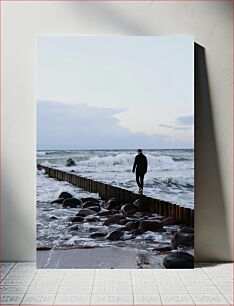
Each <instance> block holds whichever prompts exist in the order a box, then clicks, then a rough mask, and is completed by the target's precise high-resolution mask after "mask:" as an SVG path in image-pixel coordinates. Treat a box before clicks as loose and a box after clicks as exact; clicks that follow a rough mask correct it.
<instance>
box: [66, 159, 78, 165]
mask: <svg viewBox="0 0 234 306" xmlns="http://www.w3.org/2000/svg"><path fill="white" fill-rule="evenodd" d="M75 165H76V163H75V161H74V160H73V159H72V158H68V160H67V162H66V166H67V167H72V166H75Z"/></svg>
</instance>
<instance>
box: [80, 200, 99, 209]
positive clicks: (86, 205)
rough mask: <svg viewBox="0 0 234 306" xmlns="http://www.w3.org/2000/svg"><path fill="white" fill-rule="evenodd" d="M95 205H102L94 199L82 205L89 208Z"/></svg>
mask: <svg viewBox="0 0 234 306" xmlns="http://www.w3.org/2000/svg"><path fill="white" fill-rule="evenodd" d="M93 206H98V207H100V205H99V204H98V203H96V202H93V201H86V202H84V204H83V205H82V207H83V208H89V207H93Z"/></svg>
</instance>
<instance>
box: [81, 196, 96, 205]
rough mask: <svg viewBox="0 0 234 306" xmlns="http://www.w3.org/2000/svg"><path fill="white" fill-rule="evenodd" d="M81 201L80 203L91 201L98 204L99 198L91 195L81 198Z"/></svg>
mask: <svg viewBox="0 0 234 306" xmlns="http://www.w3.org/2000/svg"><path fill="white" fill-rule="evenodd" d="M81 201H82V203H86V202H92V203H93V204H94V203H95V204H99V200H98V199H95V198H92V197H87V198H82V199H81Z"/></svg>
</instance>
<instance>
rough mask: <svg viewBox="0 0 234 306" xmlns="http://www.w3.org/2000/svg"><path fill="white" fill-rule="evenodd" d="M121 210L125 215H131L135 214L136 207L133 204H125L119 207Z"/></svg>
mask: <svg viewBox="0 0 234 306" xmlns="http://www.w3.org/2000/svg"><path fill="white" fill-rule="evenodd" d="M121 211H122V213H123V214H124V215H125V216H129V215H130V216H131V215H134V214H135V212H136V211H137V208H136V206H134V205H133V204H125V205H123V206H122V207H121Z"/></svg>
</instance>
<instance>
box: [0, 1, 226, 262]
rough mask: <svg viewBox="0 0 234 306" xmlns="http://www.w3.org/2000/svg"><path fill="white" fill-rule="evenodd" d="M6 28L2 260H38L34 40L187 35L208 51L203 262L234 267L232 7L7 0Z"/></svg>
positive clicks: (202, 136)
mask: <svg viewBox="0 0 234 306" xmlns="http://www.w3.org/2000/svg"><path fill="white" fill-rule="evenodd" d="M2 25H3V28H2V31H3V37H2V42H3V53H2V57H3V86H2V87H3V92H2V118H3V120H2V194H1V195H2V208H1V234H2V250H3V254H2V259H3V260H22V261H26V260H29V261H31V260H35V254H36V253H35V237H36V235H35V216H36V204H35V201H36V200H35V194H36V189H35V186H36V179H35V165H36V159H35V149H36V104H35V96H34V83H35V80H34V79H35V65H34V61H35V36H36V35H38V34H41V35H44V34H46V35H47V34H52V35H54V34H55V35H60V34H77V35H79V34H114V35H168V34H172V35H181V34H182V35H194V39H195V41H196V42H197V43H198V44H200V45H202V46H203V47H204V48H205V49H206V64H207V72H208V81H209V87H210V102H209V101H208V100H209V99H204V96H203V101H202V103H201V100H200V106H198V107H197V117H198V118H197V119H198V120H197V121H198V123H199V126H197V131H196V133H197V138H198V139H197V149H196V151H197V165H196V174H197V192H196V198H197V204H196V258H197V259H198V260H231V259H232V245H231V243H232V4H231V1H194V2H193V1H181V2H179V1H175V2H173V1H141V2H140V1H137V2H131V1H130V2H122V1H120V2H96V1H95V2H88V1H86V2H84V3H83V2H82V1H76V2H75V1H71V2H69V1H64V2H61V1H60V2H54V1H48V2H43V1H41V2H40V1H39V2H37V1H35V2H34V1H25V2H23V1H19V2H18V1H4V2H3V9H2ZM202 84H203V82H202ZM203 85H204V84H203ZM206 100H207V101H206ZM197 102H199V101H197ZM206 104H207V105H206ZM208 104H209V105H208ZM206 126H207V128H206ZM210 157H211V158H210Z"/></svg>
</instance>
